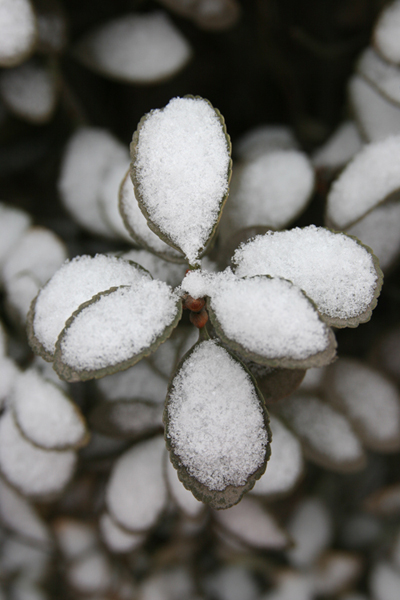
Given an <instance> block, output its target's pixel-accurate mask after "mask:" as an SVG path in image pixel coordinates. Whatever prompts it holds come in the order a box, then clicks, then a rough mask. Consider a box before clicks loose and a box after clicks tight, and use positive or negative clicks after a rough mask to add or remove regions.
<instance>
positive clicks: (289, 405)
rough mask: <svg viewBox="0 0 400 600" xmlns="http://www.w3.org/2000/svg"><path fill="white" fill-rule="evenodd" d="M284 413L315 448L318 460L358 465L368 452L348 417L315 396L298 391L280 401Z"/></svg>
mask: <svg viewBox="0 0 400 600" xmlns="http://www.w3.org/2000/svg"><path fill="white" fill-rule="evenodd" d="M280 411H281V414H282V416H283V417H284V418H285V419H286V420H287V421H288V423H289V425H290V426H291V427H292V428H293V430H294V431H295V433H296V434H297V435H298V436H299V437H300V439H301V440H302V441H303V442H305V443H306V445H307V447H308V448H309V449H310V450H311V453H312V457H311V458H312V459H313V460H315V461H317V462H318V464H320V463H321V462H322V463H323V464H325V463H327V464H329V465H330V467H331V468H337V469H342V468H343V469H346V468H353V467H354V468H355V467H357V466H359V465H360V464H362V462H363V458H364V453H363V449H362V446H361V443H360V441H359V439H358V438H357V437H356V435H355V433H354V432H353V430H352V428H351V426H350V424H349V422H348V421H347V419H346V418H345V417H344V416H343V415H342V414H341V413H339V412H337V411H336V410H334V409H333V408H332V407H331V406H330V405H328V404H326V403H325V402H323V401H322V400H320V399H319V398H317V397H315V396H308V395H303V394H300V393H299V394H295V395H293V396H291V397H290V398H286V399H285V400H282V401H281V403H280Z"/></svg>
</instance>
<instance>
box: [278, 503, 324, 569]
mask: <svg viewBox="0 0 400 600" xmlns="http://www.w3.org/2000/svg"><path fill="white" fill-rule="evenodd" d="M287 530H288V532H289V535H290V536H291V538H292V539H293V548H291V549H289V550H288V558H289V561H290V562H291V564H292V565H294V566H296V567H300V568H305V567H310V566H311V565H312V564H313V563H314V562H315V560H316V559H317V558H318V557H319V555H320V554H321V552H322V551H323V550H325V549H326V548H327V547H328V546H329V544H330V542H331V538H332V520H331V516H330V514H329V511H328V509H327V507H326V506H325V504H324V503H323V502H322V500H320V499H319V498H316V497H315V498H314V497H308V498H305V499H304V500H303V501H302V502H300V504H299V505H298V506H297V507H296V509H295V511H294V513H293V515H292V517H291V519H290V521H289V523H288V525H287Z"/></svg>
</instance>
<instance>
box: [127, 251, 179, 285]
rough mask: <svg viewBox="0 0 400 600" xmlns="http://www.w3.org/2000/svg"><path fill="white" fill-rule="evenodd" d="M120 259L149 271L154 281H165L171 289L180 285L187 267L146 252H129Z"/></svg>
mask: <svg viewBox="0 0 400 600" xmlns="http://www.w3.org/2000/svg"><path fill="white" fill-rule="evenodd" d="M122 258H124V259H125V260H131V261H133V262H135V263H138V264H139V265H141V266H142V267H144V268H145V269H146V270H147V271H149V273H151V275H152V276H153V277H154V279H158V280H160V281H165V283H168V285H171V286H172V287H176V286H178V285H179V284H180V283H181V281H182V279H183V278H184V276H185V273H186V270H187V265H185V264H177V263H173V262H170V261H168V260H164V259H163V258H160V257H159V256H156V255H154V254H152V253H151V252H148V251H147V250H129V252H125V253H124V254H123V255H122Z"/></svg>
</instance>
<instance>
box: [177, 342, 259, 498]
mask: <svg viewBox="0 0 400 600" xmlns="http://www.w3.org/2000/svg"><path fill="white" fill-rule="evenodd" d="M166 419H167V434H166V435H167V440H168V443H169V444H170V445H171V447H172V449H173V452H174V454H175V455H176V456H177V457H178V459H179V461H180V462H181V463H182V464H183V466H184V467H185V469H187V471H188V473H189V474H190V475H191V476H192V477H194V478H195V479H196V480H198V481H200V482H201V483H202V484H204V485H205V486H206V487H207V488H208V489H209V490H219V491H221V490H224V489H225V488H226V487H227V486H228V485H233V486H243V485H244V484H245V483H246V482H247V480H248V478H249V477H250V475H252V474H253V473H254V472H255V471H257V469H258V468H260V467H261V466H262V464H263V463H264V461H265V457H266V453H267V447H268V442H269V439H268V433H267V431H266V427H265V422H264V414H263V410H262V407H261V404H260V399H259V397H258V396H257V394H256V391H255V388H254V386H253V383H252V381H251V379H250V376H249V375H248V374H247V373H246V371H245V370H244V369H243V367H242V366H241V365H240V363H239V362H237V361H236V360H235V359H233V358H232V357H231V355H230V354H229V353H228V352H227V351H226V350H224V348H222V347H221V346H219V345H218V344H216V343H215V342H213V341H205V342H202V343H200V344H198V345H197V346H196V347H195V349H194V350H193V351H192V352H191V353H190V354H189V355H188V357H187V358H186V360H185V361H184V363H183V364H182V365H181V368H180V370H179V371H178V373H177V374H176V375H175V377H174V379H173V381H172V386H171V389H170V393H169V399H168V403H167V407H166Z"/></svg>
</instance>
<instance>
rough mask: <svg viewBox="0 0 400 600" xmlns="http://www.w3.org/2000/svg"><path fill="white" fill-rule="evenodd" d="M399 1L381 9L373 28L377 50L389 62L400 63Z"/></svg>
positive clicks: (396, 0)
mask: <svg viewBox="0 0 400 600" xmlns="http://www.w3.org/2000/svg"><path fill="white" fill-rule="evenodd" d="M399 28H400V2H399V0H395V1H394V2H392V3H391V4H389V5H388V6H386V8H385V9H384V10H383V11H382V13H381V15H380V17H379V19H378V21H377V23H376V25H375V30H374V42H375V45H376V47H377V49H378V50H379V52H380V53H381V54H382V55H383V56H384V57H385V58H386V59H387V60H389V61H390V62H394V63H400V40H399Z"/></svg>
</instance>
